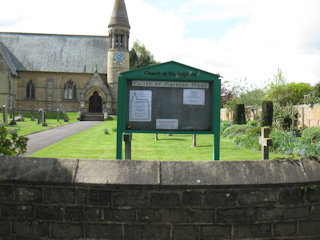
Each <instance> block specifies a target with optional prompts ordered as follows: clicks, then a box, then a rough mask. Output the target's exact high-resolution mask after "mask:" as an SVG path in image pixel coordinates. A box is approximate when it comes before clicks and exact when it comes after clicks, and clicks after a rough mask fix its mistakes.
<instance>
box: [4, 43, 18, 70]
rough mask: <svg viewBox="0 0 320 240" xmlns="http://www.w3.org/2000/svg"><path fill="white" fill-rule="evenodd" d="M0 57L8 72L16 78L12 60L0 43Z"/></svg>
mask: <svg viewBox="0 0 320 240" xmlns="http://www.w3.org/2000/svg"><path fill="white" fill-rule="evenodd" d="M0 56H1V57H2V58H3V59H4V61H5V62H6V64H7V65H8V67H9V68H10V71H11V73H12V74H13V75H16V76H18V73H17V69H16V67H15V65H14V64H13V62H12V59H11V57H10V54H9V52H8V49H7V48H6V47H5V46H4V45H3V43H2V42H1V41H0Z"/></svg>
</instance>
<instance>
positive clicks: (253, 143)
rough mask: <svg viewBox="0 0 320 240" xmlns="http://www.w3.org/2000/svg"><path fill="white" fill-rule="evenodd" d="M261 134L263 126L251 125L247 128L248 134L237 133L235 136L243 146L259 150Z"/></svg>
mask: <svg viewBox="0 0 320 240" xmlns="http://www.w3.org/2000/svg"><path fill="white" fill-rule="evenodd" d="M260 135H261V127H260V126H259V127H252V126H250V127H249V128H248V129H247V132H246V134H243V135H237V136H236V137H235V138H234V142H235V143H236V144H237V145H239V146H242V147H245V148H247V149H251V150H259V149H260V148H261V147H260V144H259V136H260Z"/></svg>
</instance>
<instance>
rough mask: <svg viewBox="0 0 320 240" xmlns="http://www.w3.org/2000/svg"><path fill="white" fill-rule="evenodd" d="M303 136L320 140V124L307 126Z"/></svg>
mask: <svg viewBox="0 0 320 240" xmlns="http://www.w3.org/2000/svg"><path fill="white" fill-rule="evenodd" d="M301 136H302V137H303V138H306V139H309V140H313V141H320V126H314V127H309V128H306V129H305V130H303V132H302V135H301Z"/></svg>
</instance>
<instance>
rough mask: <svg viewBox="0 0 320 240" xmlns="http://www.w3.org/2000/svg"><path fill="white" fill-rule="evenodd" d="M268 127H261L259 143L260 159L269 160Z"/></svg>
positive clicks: (269, 141)
mask: <svg viewBox="0 0 320 240" xmlns="http://www.w3.org/2000/svg"><path fill="white" fill-rule="evenodd" d="M270 131H271V130H270V128H269V127H264V128H261V137H260V139H259V143H260V144H261V158H262V160H269V147H270V146H271V145H272V139H271V138H269V134H270Z"/></svg>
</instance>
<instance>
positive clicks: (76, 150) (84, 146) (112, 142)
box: [30, 120, 283, 161]
mask: <svg viewBox="0 0 320 240" xmlns="http://www.w3.org/2000/svg"><path fill="white" fill-rule="evenodd" d="M105 129H107V131H108V132H109V134H105ZM116 136H117V133H116V120H110V121H106V122H103V123H101V124H100V125H97V126H95V127H93V128H91V129H88V130H86V131H84V132H81V133H78V134H76V135H73V136H71V137H69V138H66V139H65V140H63V141H61V142H58V143H56V144H54V145H51V146H49V147H47V148H45V149H43V150H40V151H39V152H36V153H34V154H32V155H30V156H33V157H56V158H83V159H115V158H116ZM154 137H155V135H154V134H133V141H132V159H134V160H168V161H173V160H185V161H190V160H196V161H210V160H212V149H213V136H212V135H197V147H196V148H193V147H192V136H191V135H173V136H167V135H165V134H160V135H159V140H158V141H155V140H154ZM123 145H124V144H123ZM220 153H221V160H259V159H260V157H261V153H260V152H253V151H250V150H247V149H243V148H240V147H238V146H236V145H235V144H234V143H233V142H232V140H231V139H226V138H221V150H220ZM281 156H283V155H278V154H271V156H270V157H271V159H272V158H275V157H281Z"/></svg>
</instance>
